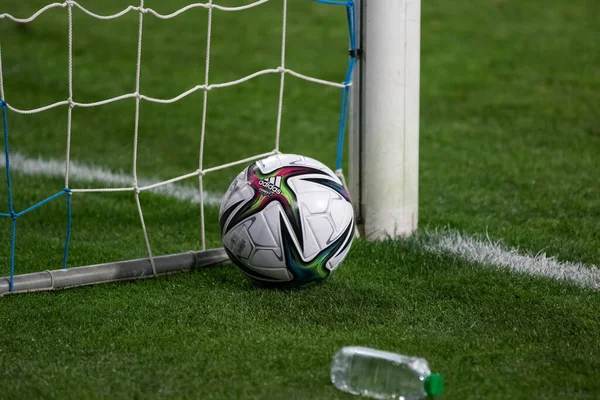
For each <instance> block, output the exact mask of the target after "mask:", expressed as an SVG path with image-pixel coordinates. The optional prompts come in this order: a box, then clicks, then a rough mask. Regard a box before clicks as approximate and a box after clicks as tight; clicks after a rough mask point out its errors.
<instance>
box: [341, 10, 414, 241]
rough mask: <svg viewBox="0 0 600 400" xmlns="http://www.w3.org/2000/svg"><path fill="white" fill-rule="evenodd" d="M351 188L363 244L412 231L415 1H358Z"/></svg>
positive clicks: (353, 86)
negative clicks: (363, 239) (364, 241)
mask: <svg viewBox="0 0 600 400" xmlns="http://www.w3.org/2000/svg"><path fill="white" fill-rule="evenodd" d="M356 3H357V14H358V17H357V19H358V21H359V22H358V23H357V29H358V41H359V44H358V45H359V49H360V50H361V51H360V57H359V58H358V61H357V64H356V68H355V70H354V76H353V79H352V90H351V97H352V100H351V108H352V110H351V120H350V124H351V129H350V140H349V153H350V162H349V165H350V167H349V169H350V171H349V181H350V193H351V194H352V196H353V201H354V206H355V209H356V214H357V221H358V222H359V226H360V229H361V232H362V233H363V235H364V236H365V237H366V238H367V239H373V240H375V239H382V238H386V237H397V236H405V235H408V234H411V233H412V232H414V231H415V230H416V229H417V221H418V188H419V181H418V177H419V172H418V170H419V81H420V79H419V78H420V73H419V68H420V19H421V0H357V1H356Z"/></svg>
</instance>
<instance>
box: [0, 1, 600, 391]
mask: <svg viewBox="0 0 600 400" xmlns="http://www.w3.org/2000/svg"><path fill="white" fill-rule="evenodd" d="M162 3H164V2H158V1H156V0H155V1H146V6H147V7H152V8H155V9H157V10H159V11H160V12H162V13H169V12H172V11H174V10H176V9H177V8H179V7H180V6H182V5H184V4H187V2H186V1H183V0H182V1H176V2H175V1H173V2H169V4H168V5H166V4H162ZM242 3H244V2H242V1H240V0H238V1H232V0H231V1H221V2H220V4H226V5H239V4H242ZM45 4H47V2H46V1H45V0H36V1H28V2H27V4H25V3H23V2H19V1H14V0H8V1H5V2H4V3H3V5H2V7H1V9H0V12H9V13H12V14H13V15H16V16H19V17H24V16H29V15H31V14H32V13H33V12H35V11H36V10H37V9H39V8H40V7H41V6H43V5H45ZM81 4H83V5H84V6H86V7H87V8H89V9H91V10H93V11H95V12H98V13H104V14H108V13H114V12H118V11H120V10H121V9H123V8H124V7H125V6H127V5H129V4H130V2H129V1H116V0H112V1H104V2H91V1H85V2H81ZM281 11H282V10H281V4H280V2H278V1H272V2H269V3H267V4H265V5H262V6H260V7H258V8H256V9H253V10H250V11H247V12H242V13H222V12H218V10H215V11H214V15H213V46H212V57H211V71H210V81H211V82H224V81H228V80H233V79H237V78H239V77H241V76H244V75H247V74H250V73H252V72H254V71H256V70H259V69H263V68H273V67H274V66H277V65H278V63H279V57H280V54H279V52H280V35H281V26H280V24H281V21H280V19H281ZM422 12H423V15H422V60H421V61H422V62H421V67H422V76H421V141H420V147H421V148H420V212H419V214H420V226H421V230H426V229H433V228H438V227H450V228H452V229H456V230H459V231H463V232H466V233H468V234H485V233H487V234H489V236H490V237H491V238H492V239H501V240H503V241H504V242H505V243H507V244H508V245H509V246H514V247H519V248H520V249H522V250H523V251H528V252H534V253H535V252H538V251H546V252H548V254H550V255H553V256H556V257H557V258H558V259H561V260H569V261H581V262H585V263H588V264H596V265H598V263H599V260H600V189H599V186H598V184H597V181H598V178H597V177H598V176H600V159H599V158H598V157H597V152H598V149H599V148H600V131H599V130H598V126H600V103H598V101H597V93H599V92H600V70H599V69H598V68H597V65H599V64H600V28H598V26H597V17H596V16H597V15H598V13H600V3H597V2H595V1H591V0H587V1H586V0H580V1H578V2H570V3H566V2H564V1H561V0H551V1H548V2H545V3H544V5H543V7H542V6H540V4H539V2H536V1H534V0H523V1H520V2H515V1H509V0H505V1H487V2H479V3H478V4H477V5H476V6H474V4H473V2H470V1H468V0H458V1H455V2H451V3H444V2H426V1H424V2H423V10H422ZM73 14H74V32H75V34H74V41H73V46H74V97H75V99H76V100H77V101H80V102H92V101H98V100H101V99H104V98H108V97H112V96H116V95H120V94H124V93H130V92H133V91H134V88H135V57H136V47H137V37H136V35H137V15H136V14H135V13H131V14H129V15H127V16H124V17H122V18H119V19H117V20H113V21H97V20H94V19H91V18H90V17H87V16H85V15H84V14H83V13H81V12H80V11H79V10H76V9H75V10H74V11H73ZM206 14H207V12H206V10H204V9H193V10H190V11H188V12H187V13H184V14H183V15H181V16H178V17H177V18H175V19H172V20H168V21H163V20H157V19H155V18H153V17H152V16H151V15H148V14H146V16H145V17H144V41H143V57H142V81H141V82H142V84H141V91H142V92H143V93H144V94H147V95H149V96H154V97H161V98H169V97H173V96H175V95H177V94H179V93H181V92H183V91H185V90H187V89H189V88H190V87H192V86H194V85H196V84H202V83H203V80H204V61H205V59H204V57H205V56H204V47H205V42H206ZM0 45H1V46H2V61H3V68H4V86H5V90H6V99H7V101H8V102H9V103H10V104H11V105H14V106H15V107H18V108H34V107H39V106H42V105H45V104H49V103H52V102H55V101H59V100H64V99H66V97H67V91H68V86H67V79H66V78H67V62H66V60H67V23H66V9H63V8H59V9H52V10H50V11H48V12H47V13H45V14H43V15H42V16H40V17H39V19H37V20H36V21H35V22H33V23H32V24H31V25H29V26H28V27H27V28H26V29H23V27H18V26H17V25H16V24H14V23H12V22H10V21H8V20H6V19H2V20H0ZM346 47H347V32H346V25H345V15H344V11H343V8H337V7H331V6H325V5H320V4H316V3H312V2H310V1H293V2H290V4H289V21H288V44H287V61H286V66H287V67H288V68H291V69H294V70H297V71H298V72H301V73H304V74H307V75H311V76H316V77H319V78H323V79H328V80H332V81H337V82H341V81H342V80H343V78H344V72H345V67H346V61H347V53H346ZM277 96H278V77H277V76H275V75H273V76H263V77H259V78H256V79H254V80H251V81H249V82H246V83H244V84H243V85H239V86H235V87H232V88H227V89H217V90H214V91H211V92H210V93H209V96H208V102H209V103H208V122H207V136H206V149H207V152H206V153H205V166H206V167H210V166H214V165H217V164H221V163H224V162H229V161H233V160H236V159H240V158H243V157H247V156H250V155H253V154H257V153H261V152H266V151H270V150H272V149H273V147H274V137H275V123H276V121H275V115H276V109H277ZM339 102H340V91H339V90H338V89H335V88H324V87H320V86H318V85H314V84H312V83H308V82H304V81H300V80H297V79H295V78H293V77H288V78H286V91H285V100H284V104H285V109H284V118H283V122H282V138H281V141H282V150H283V151H286V152H296V153H300V154H306V155H309V156H313V157H315V158H317V159H320V160H323V161H325V162H326V163H328V164H329V165H330V166H333V160H334V158H335V143H336V139H337V138H336V132H337V114H338V111H339ZM134 106H135V104H134V101H133V100H132V99H129V100H125V101H121V102H118V103H113V104H110V105H106V106H102V107H98V108H91V109H82V108H76V109H75V110H74V112H73V137H72V158H73V159H74V160H77V161H79V162H85V163H90V164H94V165H98V166H102V167H103V168H108V169H111V170H112V171H114V172H118V171H120V170H123V171H125V172H127V173H128V172H130V171H131V168H132V158H133V157H132V153H133V115H134ZM201 110H202V93H201V92H196V93H194V94H192V95H190V96H189V97H187V98H185V99H183V100H181V101H180V102H177V103H175V104H171V105H157V104H151V103H147V102H142V105H141V121H140V142H139V159H138V171H139V174H140V176H144V177H157V178H161V179H169V178H172V177H175V176H179V175H182V174H185V173H188V172H191V171H194V170H196V169H197V168H198V149H199V145H200V124H201ZM9 125H10V146H11V152H19V153H21V154H24V155H27V156H29V157H37V156H42V157H44V158H47V159H61V158H64V152H65V144H66V129H67V128H66V109H65V108H64V107H61V108H57V109H53V110H50V111H46V112H44V113H40V114H35V115H25V116H23V115H17V114H15V113H12V112H11V113H9ZM237 172H238V169H237V168H232V169H229V170H226V171H222V172H219V173H215V174H212V175H208V176H207V178H206V186H207V188H208V189H209V190H213V191H217V192H219V191H223V190H224V189H225V188H226V186H227V185H228V184H229V181H230V180H231V179H232V178H233V176H234V175H235V174H237ZM98 184H102V183H101V182H98V183H94V186H97V185H98ZM183 184H188V185H190V186H191V185H194V184H195V180H194V179H191V180H190V181H185V182H183ZM63 185H64V183H63V182H62V180H61V179H47V178H43V177H36V176H28V175H21V174H18V173H15V174H13V192H14V193H13V194H14V200H15V208H16V209H17V210H18V211H20V210H23V209H25V208H26V207H28V206H30V205H32V204H34V203H36V202H38V201H40V200H41V199H43V198H45V197H47V196H49V195H51V194H54V193H56V192H58V191H60V190H61V189H62V187H63ZM72 186H73V187H86V186H89V187H91V186H92V184H85V183H80V182H77V181H74V182H73V183H72ZM5 187H6V177H5V175H4V173H3V174H2V175H0V212H5V210H7V208H8V204H7V196H6V192H5V189H4V188H5ZM141 201H142V205H143V209H144V217H145V221H146V224H147V227H148V232H149V237H150V242H151V244H152V247H153V250H154V252H155V254H167V253H173V252H180V251H186V250H189V249H197V248H199V246H200V231H199V212H198V208H199V207H198V205H194V204H190V203H187V202H182V201H175V200H172V199H169V198H166V197H162V196H158V195H154V194H151V193H142V195H141ZM206 211H207V215H206V221H207V239H208V244H209V245H210V246H211V247H214V246H218V245H219V236H218V230H217V224H216V215H217V210H216V209H214V208H208V209H207V210H206ZM65 227H66V206H65V200H64V198H62V199H57V200H55V201H53V202H51V203H48V204H46V205H44V206H43V207H41V208H40V209H38V210H35V211H34V212H32V213H30V214H28V215H26V216H24V217H22V218H20V219H19V221H18V227H17V230H18V240H17V272H19V273H22V272H27V271H40V270H44V269H54V268H58V267H59V266H60V263H61V258H62V246H63V244H64V235H65ZM72 239H73V241H72V245H71V249H70V258H69V264H70V265H72V266H75V265H87V264H93V263H99V262H105V261H113V260H120V259H131V258H137V257H143V256H144V255H145V252H146V250H145V244H144V239H143V236H142V234H141V227H140V222H139V217H138V215H137V210H136V206H135V202H134V199H133V196H132V195H131V194H130V193H125V194H114V193H113V194H75V195H74V196H73V238H72ZM9 250H10V220H9V219H8V218H3V219H0V275H6V274H8V261H7V260H8V258H9V254H10V251H9ZM599 314H600V298H599V297H598V294H597V292H593V291H589V290H584V289H580V288H576V287H573V286H568V285H565V284H561V283H558V282H555V281H552V280H550V279H541V278H532V277H528V276H524V275H519V274H514V273H509V272H507V271H501V270H495V269H487V268H482V266H480V265H476V264H472V263H468V262H465V261H462V260H459V259H456V258H453V257H449V256H441V255H434V254H431V253H428V252H426V251H425V250H423V246H422V245H420V244H419V239H418V238H415V239H412V240H407V241H399V242H385V243H377V244H375V243H367V242H363V241H357V242H355V244H354V246H353V249H352V251H351V253H350V254H349V256H348V258H347V260H346V261H345V263H344V265H343V266H342V267H341V268H340V270H339V271H337V272H336V273H335V274H334V276H333V277H332V278H331V279H330V280H329V281H328V282H326V283H325V284H323V285H320V286H316V287H313V288H310V289H307V290H299V291H292V292H284V291H267V290H262V289H257V288H254V287H252V286H251V285H250V283H249V282H247V281H246V280H245V279H244V278H243V276H242V275H241V273H240V272H238V271H237V270H235V268H233V267H221V268H216V269H210V270H204V271H197V272H194V273H186V274H180V275H176V276H169V277H165V278H160V279H156V280H146V281H141V282H135V283H128V284H110V285H104V286H97V287H90V288H78V289H74V290H68V291H61V292H57V293H37V294H31V295H19V296H14V297H6V298H2V299H1V300H0V329H1V330H2V335H0V365H2V368H1V369H0V382H2V383H3V392H2V394H3V396H6V397H7V398H40V397H42V398H60V399H63V398H106V397H110V398H160V397H162V398H201V399H209V398H216V399H220V398H240V397H244V398H257V399H264V398H282V399H283V398H286V399H287V398H298V399H321V398H323V399H325V398H328V399H329V398H351V396H347V395H344V394H343V393H341V392H338V391H336V390H335V389H334V388H333V387H332V385H331V384H330V383H329V378H328V368H329V363H330V360H331V356H332V355H333V353H334V352H335V351H336V350H337V349H338V348H339V347H341V346H343V345H350V344H360V345H366V346H371V347H376V348H381V349H386V350H391V351H397V352H400V353H404V354H413V355H420V356H424V357H426V358H427V359H428V360H429V361H430V364H431V366H432V368H433V369H434V370H436V371H440V372H441V373H443V375H444V376H445V377H446V380H447V390H446V394H445V396H444V398H446V399H483V398H485V399H505V398H523V399H525V398H532V397H535V398H540V399H545V398H548V399H550V398H552V399H554V398H556V399H559V398H577V399H593V398H597V397H598V393H600V386H599V384H598V380H597V377H596V375H597V371H598V370H600V365H599V364H598V360H599V359H600V339H598V338H599V337H600V323H599V321H598V318H597V315H599ZM0 397H1V396H0Z"/></svg>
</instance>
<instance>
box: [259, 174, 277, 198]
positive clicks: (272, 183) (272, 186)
mask: <svg viewBox="0 0 600 400" xmlns="http://www.w3.org/2000/svg"><path fill="white" fill-rule="evenodd" d="M258 184H259V185H260V186H262V187H264V188H265V189H269V190H270V191H271V192H273V193H275V194H281V190H280V189H279V188H280V187H281V177H280V176H277V177H273V178H269V179H261V180H260V181H258Z"/></svg>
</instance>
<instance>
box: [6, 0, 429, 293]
mask: <svg viewBox="0 0 600 400" xmlns="http://www.w3.org/2000/svg"><path fill="white" fill-rule="evenodd" d="M134 1H135V0H134ZM137 1H138V4H139V5H137V6H133V5H131V6H128V7H127V8H126V9H124V10H122V11H121V12H118V13H116V14H113V15H98V14H95V13H94V12H92V11H90V10H88V9H86V8H84V7H83V6H82V5H80V4H79V3H77V2H76V1H75V0H65V1H64V2H62V3H51V4H48V5H47V6H45V7H43V8H41V9H40V10H38V12H36V13H35V14H33V15H32V16H30V17H28V18H21V19H19V18H16V17H13V16H12V15H9V14H2V13H0V20H1V19H4V18H6V19H12V20H14V21H16V22H21V23H29V22H32V21H33V20H35V19H36V18H37V17H38V16H39V15H41V14H42V13H44V12H46V11H47V10H49V9H51V8H66V10H65V11H66V14H67V16H68V44H67V45H68V50H69V53H68V54H69V64H68V89H69V90H68V93H67V95H68V96H67V98H66V100H60V99H57V100H59V101H57V102H55V103H53V104H48V105H45V106H42V107H39V108H36V109H19V108H17V107H15V106H14V105H13V104H12V103H11V102H10V94H8V95H7V96H8V97H9V100H6V98H5V93H4V87H3V79H2V78H3V76H2V56H1V53H0V106H1V111H2V118H3V119H4V121H3V124H2V126H3V131H4V132H3V136H4V143H5V159H4V164H3V167H4V168H5V169H6V174H7V182H8V196H9V208H10V210H8V212H6V210H0V217H3V218H11V219H12V233H11V235H12V238H11V247H12V251H11V255H10V260H9V264H10V276H7V277H0V296H2V295H4V294H9V293H18V292H27V291H35V290H53V289H59V288H65V287H73V286H81V285H88V284H95V283H102V282H111V281H119V280H127V279H139V278H147V277H153V276H155V275H157V274H162V273H170V272H175V271H179V270H186V269H194V268H200V267H208V266H211V265H216V264H220V263H223V262H226V261H227V260H228V256H227V254H226V253H225V251H224V250H223V249H222V248H218V249H208V250H207V249H206V246H205V237H204V235H205V231H204V201H205V200H206V197H205V196H206V195H205V193H204V188H203V176H204V175H206V174H207V173H211V172H214V171H217V170H220V169H223V168H228V167H231V166H237V165H242V164H247V163H249V162H251V161H253V160H257V159H260V158H264V157H267V156H269V155H271V154H277V153H279V138H280V125H281V113H282V104H283V101H284V100H283V97H284V81H285V79H284V78H286V76H287V77H291V78H290V79H294V78H297V79H303V80H306V81H310V82H313V83H316V84H321V85H328V86H332V87H337V88H340V89H342V90H343V93H344V99H345V100H343V102H342V113H341V115H342V117H341V119H340V132H339V142H338V160H337V162H338V166H337V171H336V172H337V173H338V174H339V175H340V176H341V178H342V179H344V178H343V173H342V170H341V164H342V163H341V154H342V151H343V145H344V141H343V138H344V130H345V121H346V117H347V113H346V111H345V110H347V107H346V105H347V103H346V102H347V100H346V99H347V94H348V92H349V93H350V118H349V119H350V133H349V140H348V142H349V148H348V152H349V155H350V157H349V163H348V165H349V178H350V180H349V182H350V185H349V191H350V193H351V196H352V200H353V203H354V206H355V212H356V221H357V222H358V226H359V230H360V232H361V233H362V235H363V237H364V238H366V239H367V240H377V239H383V238H387V237H398V236H405V235H408V234H411V233H412V232H414V231H415V230H416V228H417V220H418V150H419V145H418V143H419V63H420V60H419V52H420V0H315V1H318V2H321V3H326V4H333V5H337V6H345V7H346V9H347V13H348V22H349V26H350V37H351V52H350V53H351V54H350V55H351V62H350V66H349V69H348V71H349V72H348V76H347V77H346V80H345V81H344V82H341V83H340V82H330V81H325V80H322V79H318V78H315V77H310V76H306V75H303V74H301V73H299V72H296V71H294V70H291V69H289V68H287V67H286V65H285V49H286V9H287V5H288V2H289V1H288V0H279V1H282V4H283V19H282V48H281V62H280V64H279V65H277V66H274V68H269V69H265V70H261V71H257V72H255V73H253V74H251V75H248V76H246V77H241V78H240V79H237V80H234V81H230V82H218V83H213V82H211V81H209V68H208V66H209V60H210V40H211V39H210V38H211V35H210V33H211V16H212V12H213V10H219V12H221V11H226V12H238V11H244V10H246V9H249V8H253V7H258V6H260V5H261V4H264V3H266V2H268V1H270V0H256V1H254V2H251V3H249V4H247V5H244V6H238V7H225V6H220V5H218V4H214V3H213V0H206V1H205V2H204V3H192V4H190V5H188V6H186V7H183V8H181V9H179V10H177V11H175V12H173V13H171V14H167V15H163V14H160V13H158V12H156V11H155V10H153V9H151V8H146V7H145V6H144V0H137ZM272 1H275V0H272ZM307 1H308V0H307ZM196 7H202V8H205V9H207V11H208V38H207V47H206V70H205V79H204V82H201V83H196V85H195V86H193V87H192V88H191V89H189V90H187V91H185V92H183V93H181V94H179V95H177V96H175V97H173V98H170V99H157V98H152V97H149V96H146V95H144V94H143V93H140V79H141V78H140V59H141V57H142V46H141V43H142V32H143V29H142V21H143V16H144V14H151V15H152V16H154V17H156V18H161V19H169V18H173V17H175V16H177V15H179V14H181V13H183V12H185V11H187V10H189V9H191V8H196ZM73 8H78V9H79V10H80V11H82V12H84V13H85V14H87V15H88V16H89V17H92V18H97V19H114V18H119V17H121V16H122V15H125V14H127V13H129V12H131V13H139V25H138V27H139V30H138V49H137V68H136V87H135V91H134V92H133V93H125V94H123V95H120V96H116V97H113V98H109V99H104V100H101V101H98V102H95V103H80V102H78V101H77V100H76V99H74V98H73V79H72V76H73V74H72V69H73V66H72V52H73V44H72V42H73V24H72V18H73V17H72V10H73ZM0 11H2V10H0ZM355 31H356V33H357V35H355V34H354V32H355ZM354 42H356V43H354ZM352 66H354V69H352ZM350 73H352V75H351V76H350V75H349V74H350ZM265 74H279V75H280V86H279V87H280V90H279V103H278V114H277V116H276V118H277V124H276V133H275V146H274V150H273V151H271V152H269V153H264V154H257V155H255V156H252V157H249V158H246V159H243V160H237V161H233V162H228V163H224V164H222V165H219V166H216V167H212V168H205V167H204V166H203V154H204V150H205V149H204V133H205V121H206V104H207V96H208V92H209V91H210V90H212V89H219V90H220V89H221V88H226V87H229V86H233V85H238V84H243V83H244V82H246V81H248V80H250V79H253V78H255V77H257V76H260V75H265ZM350 77H351V79H349V78H350ZM196 91H203V92H204V94H203V106H202V107H203V119H202V135H201V140H200V154H199V155H200V157H199V167H198V169H197V170H195V171H191V172H189V173H187V174H184V175H182V176H178V177H174V178H171V179H169V180H166V181H162V182H155V183H152V184H146V185H144V184H142V183H141V182H138V176H137V169H136V165H137V163H136V159H137V142H138V121H139V107H140V103H141V102H142V101H144V102H154V103H163V104H164V103H174V102H177V101H179V100H180V99H182V98H184V97H186V96H188V95H190V94H191V93H193V92H196ZM127 98H133V99H135V102H136V110H135V128H134V135H133V137H134V154H133V174H132V177H131V178H132V183H131V185H130V186H128V185H125V186H122V187H97V188H96V187H94V188H78V187H72V186H70V184H69V175H70V166H71V161H70V138H71V112H72V109H73V108H76V107H97V106H100V105H103V104H108V103H112V102H117V101H121V100H123V99H127ZM63 99H64V98H63ZM56 107H65V108H66V112H67V115H68V124H67V149H66V160H65V174H64V178H65V187H64V189H62V190H61V191H60V192H58V193H56V194H54V195H52V196H50V197H48V198H46V199H45V200H43V201H41V202H40V203H38V204H35V205H32V206H30V207H29V208H26V209H25V210H22V211H20V212H19V211H18V210H15V209H13V204H12V197H11V196H12V195H11V189H10V185H11V183H10V182H11V180H10V163H9V160H10V157H9V154H10V151H9V142H10V141H9V139H8V124H7V119H6V115H7V111H10V112H15V113H19V114H34V113H38V112H44V111H46V110H49V109H52V108H56ZM190 178H196V179H197V180H198V183H199V203H200V214H201V235H202V248H201V251H190V252H186V253H180V254H171V255H162V256H154V255H153V254H152V249H151V241H152V240H151V237H149V235H148V232H147V230H146V226H145V223H144V216H143V211H142V205H141V203H140V200H139V194H140V193H141V192H143V191H149V190H153V189H161V188H162V189H166V188H168V187H169V185H172V184H174V183H175V182H178V181H181V180H184V179H190ZM90 192H98V193H100V192H131V193H132V194H133V197H134V199H135V201H136V205H137V209H138V213H139V218H140V222H141V226H142V232H143V236H144V241H145V243H146V247H147V250H148V257H147V258H140V259H137V260H128V261H118V262H109V263H106V264H99V265H93V266H82V267H76V268H67V256H68V247H69V237H70V230H71V197H72V195H75V196H79V195H80V194H84V193H90ZM59 197H65V198H66V199H67V204H68V228H67V233H66V238H67V239H66V244H65V251H64V258H63V268H62V269H57V270H45V271H43V272H36V273H29V274H22V275H19V274H17V273H15V268H14V267H15V256H14V254H15V242H16V224H17V220H18V219H19V218H20V217H22V216H24V215H25V214H27V213H29V212H30V211H33V210H34V209H36V208H38V207H40V206H42V205H43V204H45V203H47V202H49V201H53V200H54V199H57V198H59Z"/></svg>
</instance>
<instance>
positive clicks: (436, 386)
mask: <svg viewBox="0 0 600 400" xmlns="http://www.w3.org/2000/svg"><path fill="white" fill-rule="evenodd" d="M424 389H425V393H427V396H429V397H435V396H439V395H441V394H442V392H443V391H444V378H442V376H441V375H440V374H430V375H429V376H428V377H427V378H425V382H424Z"/></svg>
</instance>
